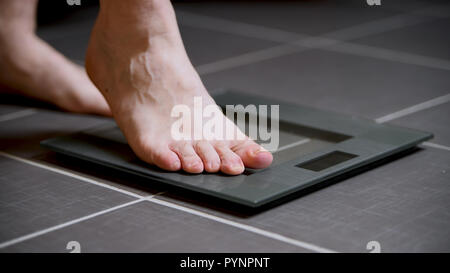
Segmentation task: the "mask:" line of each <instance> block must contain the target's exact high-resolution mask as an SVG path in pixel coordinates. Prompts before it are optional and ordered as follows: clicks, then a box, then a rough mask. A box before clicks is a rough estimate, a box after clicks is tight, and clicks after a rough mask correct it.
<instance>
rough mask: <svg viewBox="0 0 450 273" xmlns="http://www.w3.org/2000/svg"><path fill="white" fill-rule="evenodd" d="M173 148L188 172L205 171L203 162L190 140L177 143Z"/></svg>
mask: <svg viewBox="0 0 450 273" xmlns="http://www.w3.org/2000/svg"><path fill="white" fill-rule="evenodd" d="M172 150H173V151H174V152H175V153H176V154H177V155H178V158H179V159H180V161H181V166H182V168H183V170H185V171H186V172H188V173H201V172H203V162H202V160H201V158H200V157H199V156H198V155H197V153H196V152H195V150H194V147H192V144H191V143H190V142H182V143H177V144H176V145H174V147H173V149H172Z"/></svg>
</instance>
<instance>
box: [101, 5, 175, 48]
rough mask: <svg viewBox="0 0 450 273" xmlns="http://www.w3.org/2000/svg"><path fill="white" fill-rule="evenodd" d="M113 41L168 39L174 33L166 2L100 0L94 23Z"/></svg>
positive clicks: (172, 19) (170, 12)
mask: <svg viewBox="0 0 450 273" xmlns="http://www.w3.org/2000/svg"><path fill="white" fill-rule="evenodd" d="M96 24H97V25H98V26H99V27H100V28H101V29H103V30H106V31H107V32H108V33H111V35H114V37H111V38H113V39H117V36H119V37H121V38H124V37H127V38H130V39H132V38H135V39H142V38H145V37H157V36H161V35H163V36H169V37H170V36H172V34H175V35H176V34H177V33H178V27H177V23H176V18H175V12H174V10H173V7H172V5H171V3H170V1H169V0H130V1H121V0H102V1H100V12H99V15H98V18H97V23H96Z"/></svg>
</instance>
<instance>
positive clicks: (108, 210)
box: [0, 198, 145, 249]
mask: <svg viewBox="0 0 450 273" xmlns="http://www.w3.org/2000/svg"><path fill="white" fill-rule="evenodd" d="M144 200H145V199H144V198H140V199H137V200H133V201H131V202H128V203H124V204H122V205H118V206H115V207H112V208H109V209H105V210H102V211H98V212H96V213H92V214H89V215H86V216H84V217H81V218H77V219H74V220H72V221H69V222H65V223H63V224H60V225H56V226H53V227H50V228H46V229H43V230H40V231H36V232H33V233H30V234H28V235H25V236H22V237H18V238H16V239H13V240H10V241H6V242H4V243H1V244H0V249H1V248H5V247H8V246H11V245H14V244H18V243H21V242H23V241H27V240H30V239H33V238H36V237H38V236H41V235H44V234H47V233H49V232H52V231H55V230H58V229H62V228H65V227H68V226H71V225H74V224H77V223H80V222H83V221H86V220H89V219H91V218H94V217H96V216H99V215H102V214H105V213H108V212H111V211H114V210H118V209H121V208H124V207H128V206H131V205H134V204H136V203H139V202H142V201H144Z"/></svg>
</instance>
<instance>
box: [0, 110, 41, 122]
mask: <svg viewBox="0 0 450 273" xmlns="http://www.w3.org/2000/svg"><path fill="white" fill-rule="evenodd" d="M35 113H37V111H36V109H33V108H31V109H24V110H19V111H16V112H13V113H8V114H4V115H1V116H0V122H3V121H8V120H13V119H17V118H23V117H26V116H30V115H33V114H35Z"/></svg>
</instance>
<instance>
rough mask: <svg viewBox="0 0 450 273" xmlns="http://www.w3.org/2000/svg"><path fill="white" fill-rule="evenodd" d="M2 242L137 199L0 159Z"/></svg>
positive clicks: (0, 235)
mask: <svg viewBox="0 0 450 273" xmlns="http://www.w3.org/2000/svg"><path fill="white" fill-rule="evenodd" d="M0 184H1V189H2V190H1V191H0V242H2V243H3V242H5V241H8V240H12V239H15V238H17V237H20V236H24V235H27V234H29V233H32V232H36V231H39V230H42V229H45V228H49V227H52V226H55V225H58V224H61V223H64V222H67V221H70V220H73V219H76V218H79V217H83V216H86V215H89V214H91V213H95V212H97V211H101V210H104V209H107V208H110V207H113V206H117V205H120V204H122V203H126V202H129V201H132V200H133V199H135V198H134V197H130V196H128V195H125V194H122V193H119V192H115V191H112V190H109V189H105V188H103V187H99V186H96V185H92V184H89V183H86V182H83V181H80V180H76V179H74V178H71V177H68V176H64V175H60V174H56V173H54V172H51V171H49V170H45V169H42V168H38V167H35V166H30V165H27V164H25V163H22V162H18V161H15V160H12V159H8V158H5V157H3V156H1V155H0Z"/></svg>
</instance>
